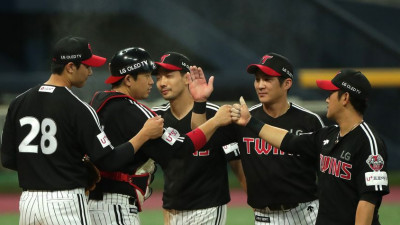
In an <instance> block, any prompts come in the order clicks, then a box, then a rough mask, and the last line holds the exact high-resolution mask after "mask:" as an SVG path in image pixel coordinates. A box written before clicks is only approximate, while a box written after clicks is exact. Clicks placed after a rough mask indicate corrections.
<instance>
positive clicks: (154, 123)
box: [141, 116, 164, 139]
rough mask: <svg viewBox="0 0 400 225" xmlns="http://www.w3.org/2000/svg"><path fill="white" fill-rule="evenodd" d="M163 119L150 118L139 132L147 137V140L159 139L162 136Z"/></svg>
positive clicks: (157, 117) (158, 117) (159, 117)
mask: <svg viewBox="0 0 400 225" xmlns="http://www.w3.org/2000/svg"><path fill="white" fill-rule="evenodd" d="M163 128H164V119H163V118H161V116H156V117H153V118H150V119H148V120H147V121H146V123H144V125H143V127H142V130H141V132H143V134H145V135H146V136H148V138H149V139H155V138H158V137H161V135H162V134H163Z"/></svg>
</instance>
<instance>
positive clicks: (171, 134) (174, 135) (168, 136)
mask: <svg viewBox="0 0 400 225" xmlns="http://www.w3.org/2000/svg"><path fill="white" fill-rule="evenodd" d="M161 138H162V139H163V140H164V141H165V142H167V143H168V144H170V145H173V144H174V143H175V141H176V140H177V139H178V138H179V132H178V131H177V130H175V129H174V128H171V127H168V128H167V129H166V130H165V132H164V134H163V135H162V136H161Z"/></svg>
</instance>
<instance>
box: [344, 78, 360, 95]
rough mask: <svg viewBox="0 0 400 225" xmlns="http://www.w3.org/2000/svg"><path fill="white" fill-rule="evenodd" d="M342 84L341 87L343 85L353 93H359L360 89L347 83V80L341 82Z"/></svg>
mask: <svg viewBox="0 0 400 225" xmlns="http://www.w3.org/2000/svg"><path fill="white" fill-rule="evenodd" d="M342 86H343V87H345V88H347V89H349V90H350V91H352V92H355V93H357V94H361V91H360V90H359V89H357V88H355V87H353V86H351V85H350V84H349V83H347V82H344V81H343V82H342Z"/></svg>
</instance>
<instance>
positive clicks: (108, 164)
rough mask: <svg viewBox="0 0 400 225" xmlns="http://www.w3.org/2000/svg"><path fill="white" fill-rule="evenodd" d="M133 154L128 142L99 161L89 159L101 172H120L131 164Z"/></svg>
mask: <svg viewBox="0 0 400 225" xmlns="http://www.w3.org/2000/svg"><path fill="white" fill-rule="evenodd" d="M134 156H135V152H134V149H133V146H132V144H131V143H129V142H125V143H123V144H121V145H118V146H117V147H115V148H114V150H113V151H110V152H108V154H106V155H103V157H102V158H100V159H94V158H91V160H92V162H93V163H94V164H95V165H96V166H97V168H98V169H99V170H101V171H110V172H112V171H120V170H121V168H123V167H124V166H126V165H127V164H129V163H131V162H132V161H133V159H134Z"/></svg>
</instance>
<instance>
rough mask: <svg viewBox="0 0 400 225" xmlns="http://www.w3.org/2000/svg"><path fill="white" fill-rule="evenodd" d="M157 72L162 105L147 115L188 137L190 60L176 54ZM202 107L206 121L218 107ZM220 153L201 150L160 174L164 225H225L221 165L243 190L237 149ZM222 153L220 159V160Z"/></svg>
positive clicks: (224, 185) (225, 197) (163, 61)
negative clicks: (161, 178)
mask: <svg viewBox="0 0 400 225" xmlns="http://www.w3.org/2000/svg"><path fill="white" fill-rule="evenodd" d="M156 65H157V69H156V70H155V71H154V72H153V74H154V75H155V76H156V80H157V82H156V84H157V88H158V90H159V91H160V93H161V95H162V97H163V98H164V99H165V100H168V101H169V102H168V103H165V104H163V105H161V106H158V107H153V108H152V109H153V110H154V111H155V112H156V113H157V114H158V115H161V116H162V117H163V118H164V124H165V125H166V126H173V127H175V128H176V129H177V130H178V131H179V132H180V133H185V132H189V131H190V130H191V129H192V128H191V116H192V108H193V105H194V100H193V97H192V95H191V93H190V92H189V88H188V84H189V81H188V77H187V76H186V73H189V72H190V71H189V66H190V65H191V62H190V60H189V59H188V58H187V57H186V56H184V55H182V54H180V53H176V52H167V53H165V54H163V56H162V57H161V59H160V61H159V62H156ZM204 104H206V109H207V112H206V114H207V116H208V117H211V116H212V115H214V114H215V112H216V111H217V109H218V106H217V105H215V104H212V103H210V102H207V103H206V102H204ZM225 150H226V151H222V150H221V149H218V150H217V149H210V148H203V149H201V150H199V151H196V152H194V153H193V154H191V155H190V157H187V158H185V159H184V160H182V158H180V157H173V158H171V159H170V160H171V161H170V163H169V165H168V166H167V167H166V168H164V170H163V172H164V193H163V208H164V224H170V225H173V224H176V225H177V224H225V223H226V208H227V207H226V204H227V202H229V200H230V196H229V186H228V174H227V168H226V161H227V160H228V161H230V165H231V167H232V169H233V171H235V174H238V175H239V176H238V178H239V180H240V181H241V183H243V184H244V185H245V178H244V175H243V172H242V171H243V169H242V166H241V162H240V158H239V154H238V148H237V143H233V144H231V145H227V146H226V147H225ZM225 153H226V154H225Z"/></svg>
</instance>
